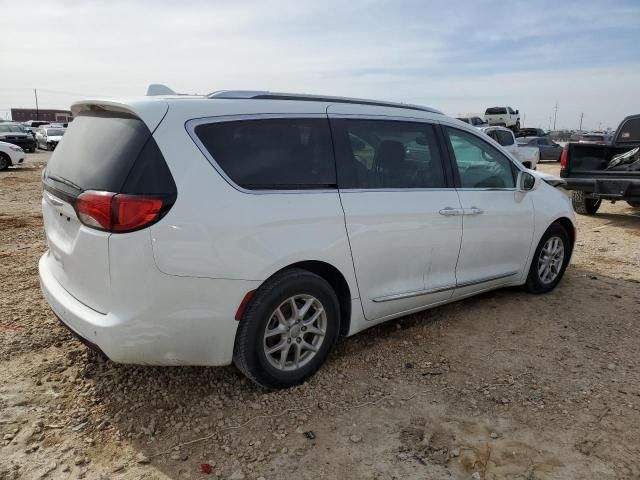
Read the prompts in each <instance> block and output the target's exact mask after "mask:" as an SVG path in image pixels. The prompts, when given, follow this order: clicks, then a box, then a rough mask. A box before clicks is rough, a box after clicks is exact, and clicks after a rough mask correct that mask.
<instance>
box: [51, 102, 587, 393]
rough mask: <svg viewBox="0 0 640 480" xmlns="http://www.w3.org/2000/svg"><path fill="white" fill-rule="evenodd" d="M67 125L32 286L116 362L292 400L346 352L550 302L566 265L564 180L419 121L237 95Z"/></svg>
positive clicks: (358, 108) (458, 130) (115, 105)
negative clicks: (285, 391)
mask: <svg viewBox="0 0 640 480" xmlns="http://www.w3.org/2000/svg"><path fill="white" fill-rule="evenodd" d="M72 108H73V115H74V122H73V123H72V124H70V126H69V128H68V130H67V133H66V134H65V140H64V142H61V143H60V145H59V146H58V148H57V149H56V150H55V153H54V154H53V155H52V157H51V159H50V161H49V163H48V165H47V168H46V170H45V172H44V174H43V186H44V192H43V200H42V208H43V213H44V223H45V230H46V233H47V238H48V244H49V250H48V251H47V252H46V253H45V254H44V255H43V256H42V258H41V260H40V265H39V270H40V279H41V284H42V290H43V292H44V295H45V297H46V299H47V301H48V302H49V304H50V305H51V307H52V309H53V311H54V312H55V313H56V315H57V316H58V317H59V318H60V320H61V321H62V322H63V323H64V324H66V325H67V326H68V327H69V328H70V329H71V330H72V331H73V332H75V333H76V334H77V335H78V336H79V337H80V338H81V339H83V340H84V341H85V342H87V343H89V344H90V345H92V346H93V347H94V348H98V349H100V350H101V351H102V352H104V354H106V355H107V356H108V357H109V358H110V359H112V360H113V361H116V362H123V363H138V364H155V365H227V364H230V363H231V362H232V361H233V362H234V363H235V365H237V367H238V368H239V369H240V370H241V371H242V372H244V373H245V374H246V375H247V376H248V377H249V378H251V379H252V380H253V381H255V382H256V383H258V384H260V385H263V386H266V387H271V388H281V387H287V386H290V385H293V384H296V383H299V382H301V381H303V380H304V379H306V378H307V377H309V376H310V375H312V374H313V373H315V372H316V371H317V370H318V369H319V368H320V366H321V365H322V363H323V362H324V361H325V359H326V358H327V355H328V354H329V352H330V350H331V348H332V347H333V345H334V344H335V342H336V339H337V338H338V336H339V335H353V334H355V333H357V332H359V331H361V330H364V329H366V328H369V327H371V326H373V325H375V324H377V323H380V322H384V321H386V320H389V319H391V318H396V317H399V316H402V315H406V314H408V313H412V312H417V311H419V310H423V309H426V308H429V307H433V306H435V305H441V304H443V303H447V302H451V301H454V300H458V299H461V298H465V297H468V296H470V295H474V294H477V293H480V292H484V291H487V290H491V289H495V288H500V287H507V286H514V285H524V286H525V288H526V289H527V290H529V291H531V292H536V293H538V292H548V291H550V290H552V289H553V288H554V287H555V286H556V285H557V283H558V282H559V281H560V279H561V277H562V275H563V273H564V271H565V268H566V267H567V264H568V263H569V258H570V256H571V252H572V250H573V243H574V238H575V232H574V222H575V219H574V214H573V209H572V208H571V204H570V202H569V200H568V199H567V197H566V196H565V195H563V194H562V193H561V192H560V191H559V190H557V189H556V188H554V187H553V186H552V184H554V182H555V181H560V180H559V179H557V180H556V179H555V178H545V177H543V176H542V175H540V174H538V173H535V172H531V171H526V170H525V169H524V167H522V165H521V164H520V163H519V162H517V161H516V160H515V159H514V158H513V157H512V156H511V155H510V154H509V153H507V152H505V151H504V150H502V149H501V147H500V146H499V145H497V144H495V143H494V142H492V141H491V140H490V139H489V138H488V137H487V136H486V135H484V134H483V133H482V132H480V131H479V130H477V129H475V128H473V127H471V126H470V125H468V124H464V123H462V122H459V121H457V120H455V119H452V118H448V117H446V116H445V115H443V114H441V113H440V112H438V111H435V110H432V109H429V108H424V107H417V106H410V105H404V104H391V103H383V102H375V101H367V100H357V99H347V98H338V97H318V96H304V95H292V94H274V93H268V92H242V91H240V92H233V91H226V92H218V93H214V94H211V95H209V96H205V97H201V96H198V97H196V96H171V95H168V96H155V97H144V98H134V99H127V100H122V101H113V100H89V101H84V102H81V103H76V104H75V105H73V107H72ZM463 227H464V228H463Z"/></svg>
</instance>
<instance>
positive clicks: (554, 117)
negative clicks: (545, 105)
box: [553, 102, 558, 131]
mask: <svg viewBox="0 0 640 480" xmlns="http://www.w3.org/2000/svg"><path fill="white" fill-rule="evenodd" d="M557 118H558V102H556V106H555V107H553V130H554V131H555V130H556V119H557Z"/></svg>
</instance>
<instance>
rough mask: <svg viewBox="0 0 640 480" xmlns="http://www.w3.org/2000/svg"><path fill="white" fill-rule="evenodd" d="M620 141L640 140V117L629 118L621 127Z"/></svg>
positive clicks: (618, 139)
mask: <svg viewBox="0 0 640 480" xmlns="http://www.w3.org/2000/svg"><path fill="white" fill-rule="evenodd" d="M616 141H618V142H640V118H632V119H631V120H627V121H626V122H625V124H624V125H623V126H622V128H621V129H620V134H619V135H618V138H617V140H616Z"/></svg>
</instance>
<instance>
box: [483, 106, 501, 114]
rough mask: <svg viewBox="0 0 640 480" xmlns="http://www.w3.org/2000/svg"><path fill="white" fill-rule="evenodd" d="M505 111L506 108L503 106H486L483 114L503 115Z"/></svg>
mask: <svg viewBox="0 0 640 480" xmlns="http://www.w3.org/2000/svg"><path fill="white" fill-rule="evenodd" d="M506 113H507V109H506V108H504V107H492V108H487V111H486V112H484V114H485V115H505V114H506Z"/></svg>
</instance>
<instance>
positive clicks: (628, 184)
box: [565, 177, 640, 200]
mask: <svg viewBox="0 0 640 480" xmlns="http://www.w3.org/2000/svg"><path fill="white" fill-rule="evenodd" d="M565 180H566V182H567V185H566V187H565V189H567V190H579V191H581V192H585V193H587V194H588V195H589V196H590V197H593V198H604V199H609V200H640V179H637V178H633V179H625V178H571V177H569V178H565Z"/></svg>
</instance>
